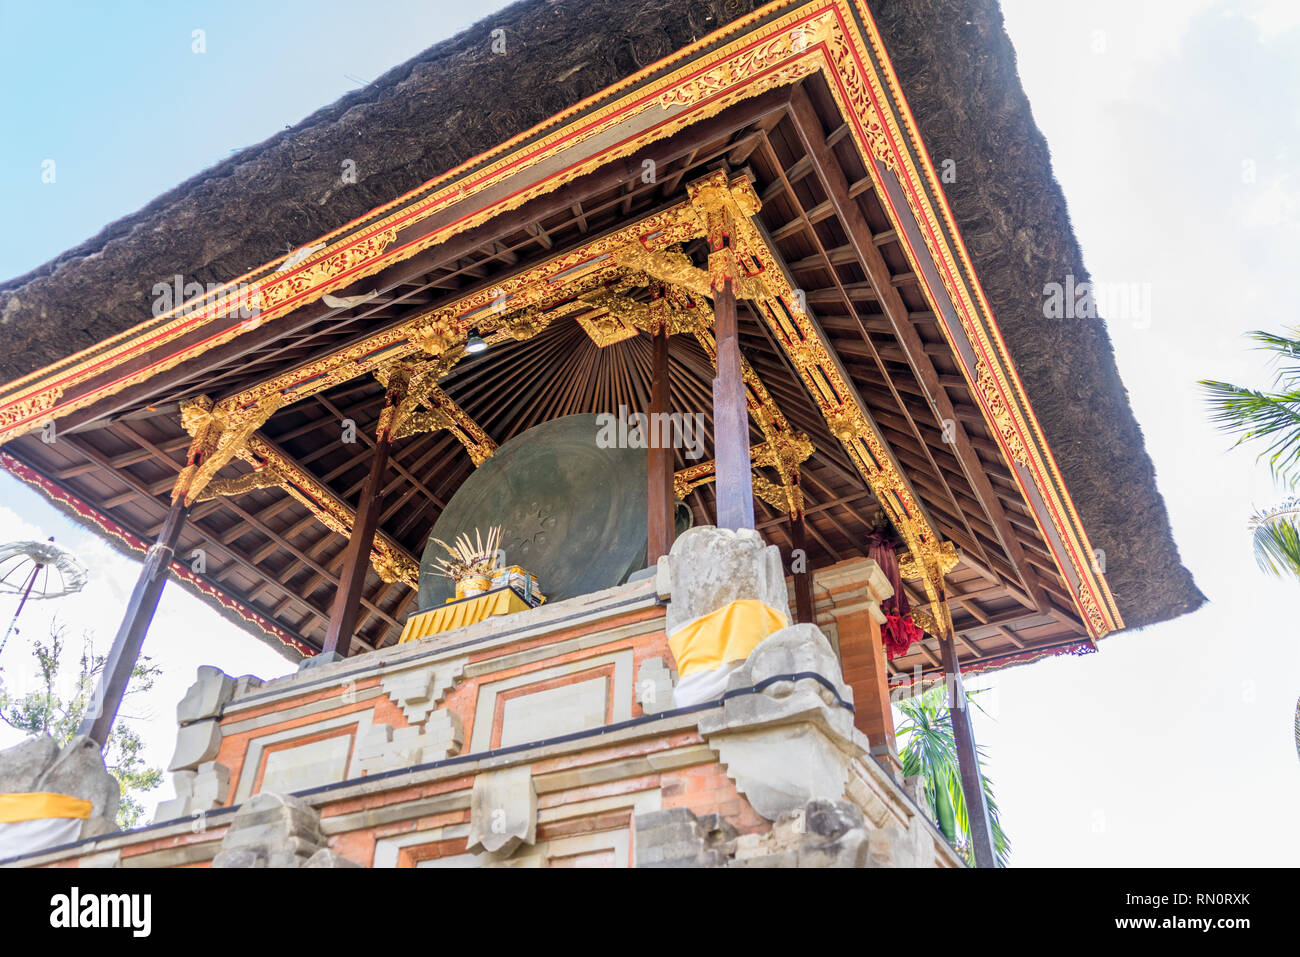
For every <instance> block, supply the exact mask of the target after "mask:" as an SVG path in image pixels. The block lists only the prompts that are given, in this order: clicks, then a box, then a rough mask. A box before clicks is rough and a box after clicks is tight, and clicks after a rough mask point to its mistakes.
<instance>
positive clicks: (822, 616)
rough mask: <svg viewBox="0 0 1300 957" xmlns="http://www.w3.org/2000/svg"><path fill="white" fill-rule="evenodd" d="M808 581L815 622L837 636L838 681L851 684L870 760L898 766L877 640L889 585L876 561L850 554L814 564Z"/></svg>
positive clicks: (885, 672) (886, 681) (896, 768)
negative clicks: (811, 583) (818, 565)
mask: <svg viewBox="0 0 1300 957" xmlns="http://www.w3.org/2000/svg"><path fill="white" fill-rule="evenodd" d="M813 581H814V590H815V592H816V595H817V623H818V624H819V625H821V626H822V627H823V628H825V627H834V629H835V631H836V633H837V635H838V638H839V642H838V643H839V653H840V667H841V669H842V670H843V673H844V682H845V684H847V685H848V686H849V687H850V688H852V689H853V705H854V708H855V709H856V714H855V716H854V721H853V723H854V725H855V726H856V727H857V729H858V730H859V731H861V732H862V733H863V734H865V735H866V736H867V739H868V740H869V741H870V742H871V753H872V755H873V756H874V757H875V758H876V760H877V761H880V762H882V763H883V764H884V765H885V766H886V767H887V768H889V769H890V770H892V771H898V772H901V770H902V765H901V764H900V762H899V760H898V752H897V749H896V748H895V745H894V717H893V713H892V712H891V711H890V708H889V671H888V668H887V666H886V664H885V649H884V645H882V644H881V640H880V626H881V625H882V624H883V623H884V620H885V616H884V612H882V611H881V610H880V603H881V602H882V601H884V600H885V599H886V598H888V597H890V596H891V595H892V594H893V593H894V589H893V587H892V586H891V585H890V584H889V580H888V579H887V578H885V574H884V572H882V571H881V570H880V566H879V565H877V564H876V563H875V562H874V561H872V560H871V559H869V558H851V559H848V560H847V561H843V562H839V563H838V564H835V565H832V566H830V567H829V568H821V569H818V570H817V571H816V573H815V574H814V578H813Z"/></svg>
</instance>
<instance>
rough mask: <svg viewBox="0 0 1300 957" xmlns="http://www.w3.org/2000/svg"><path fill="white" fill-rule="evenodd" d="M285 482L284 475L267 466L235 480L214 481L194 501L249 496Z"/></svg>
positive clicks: (239, 476) (236, 477)
mask: <svg viewBox="0 0 1300 957" xmlns="http://www.w3.org/2000/svg"><path fill="white" fill-rule="evenodd" d="M284 481H285V479H284V476H283V475H281V474H280V473H279V472H277V471H275V469H273V468H271V467H269V466H267V467H264V468H261V469H254V470H253V471H252V472H248V473H247V474H245V475H237V476H235V477H234V478H228V479H213V480H212V481H210V482H208V484H207V487H206V488H205V489H203V490H202V491H201V492H199V493H198V494H197V495H196V496H195V497H194V501H195V502H206V501H209V500H211V499H214V498H233V497H234V496H236V495H247V494H248V493H249V492H257V491H260V490H262V489H267V488H277V487H279V486H281V485H283V484H284Z"/></svg>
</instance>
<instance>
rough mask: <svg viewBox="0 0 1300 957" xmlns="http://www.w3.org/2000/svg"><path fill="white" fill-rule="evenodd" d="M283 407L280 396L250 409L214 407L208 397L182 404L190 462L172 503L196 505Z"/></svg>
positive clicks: (225, 405)
mask: <svg viewBox="0 0 1300 957" xmlns="http://www.w3.org/2000/svg"><path fill="white" fill-rule="evenodd" d="M283 404H284V396H282V395H279V394H278V393H276V394H273V395H269V396H267V397H265V398H263V399H262V400H261V401H260V402H258V403H257V404H255V405H251V406H241V405H239V404H238V403H237V402H234V401H232V400H226V401H223V402H221V403H219V404H216V405H214V404H213V403H212V400H211V399H209V398H208V397H207V396H198V397H196V398H194V399H190V400H187V401H186V402H183V403H182V404H181V424H182V426H183V427H184V428H185V430H186V431H187V432H188V433H189V434H190V437H191V439H192V441H191V443H190V452H189V456H188V461H187V463H186V466H185V468H184V469H182V470H181V474H180V475H179V476H178V477H177V479H176V485H175V486H174V487H173V489H172V500H173V501H175V500H177V499H178V498H180V497H181V496H184V497H185V501H186V503H187V504H193V503H194V502H195V501H196V500H197V496H198V495H200V494H201V493H202V492H203V490H204V489H205V488H206V487H207V485H208V483H209V482H211V481H212V480H213V479H214V478H215V477H216V474H217V472H219V471H220V470H221V469H222V468H223V467H225V465H226V464H227V463H228V462H229V461H230V460H231V459H232V458H234V457H235V456H236V455H239V454H240V453H241V452H242V451H243V450H244V445H245V443H246V442H247V441H248V440H249V438H250V437H252V435H253V433H255V432H256V431H257V430H258V429H259V428H261V427H262V424H263V423H265V422H266V420H267V419H269V418H270V417H271V416H272V415H274V414H275V411H276V410H277V409H279V408H280V406H281V405H283Z"/></svg>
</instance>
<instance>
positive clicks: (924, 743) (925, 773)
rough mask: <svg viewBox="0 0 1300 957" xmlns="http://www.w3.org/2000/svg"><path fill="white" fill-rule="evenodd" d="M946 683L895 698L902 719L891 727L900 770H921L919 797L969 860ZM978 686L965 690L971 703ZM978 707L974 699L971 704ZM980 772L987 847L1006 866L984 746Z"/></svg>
mask: <svg viewBox="0 0 1300 957" xmlns="http://www.w3.org/2000/svg"><path fill="white" fill-rule="evenodd" d="M947 691H948V689H947V687H946V686H944V685H937V686H935V687H933V688H930V689H929V690H928V691H925V692H923V693H922V694H919V695H917V696H916V697H913V698H905V699H903V700H902V701H900V702H899V703H898V709H899V710H900V711H902V712H903V715H904V717H905V718H906V719H907V720H906V721H905V722H904V723H903V725H902V727H900V728H899V729H898V731H897V732H896V733H897V735H898V739H899V742H900V747H899V757H900V758H902V761H903V775H904V776H905V777H909V778H910V777H913V776H914V775H917V774H919V775H921V776H922V780H923V781H924V782H925V797H926V800H927V801H928V802H929V804H930V813H931V814H933V815H934V820H935V822H936V823H937V824H938V825H939V830H941V831H942V832H943V835H944V837H946V838H947V839H948V842H949V843H950V844H952V845H953V846H954V847H955V848H957V850H958V851H960V852H961V853H962V854H964V855H965V856H966V860H967V861H968V862H969V863H971V864H972V865H973V864H974V862H975V860H974V855H975V851H974V846H973V845H972V844H971V836H970V818H969V817H968V815H967V812H966V797H965V794H964V793H963V792H962V788H961V768H960V767H959V765H958V763H957V739H956V737H955V736H954V734H953V729H952V715H951V714H950V713H949V711H948V703H947ZM977 694H979V692H978V691H969V692H967V693H966V699H967V701H968V702H970V703H974V697H975V695H977ZM976 707H978V704H976ZM979 755H980V777H981V779H982V780H983V781H984V801H985V803H986V804H987V805H988V809H989V824H990V826H991V828H992V831H993V853H994V856H995V857H996V859H997V862H998V866H999V867H1006V866H1007V861H1008V859H1009V858H1010V855H1011V842H1010V841H1009V840H1008V839H1007V835H1006V833H1005V832H1004V831H1003V830H1002V821H1001V818H1000V817H999V814H998V805H997V802H996V801H995V800H994V799H993V785H992V782H990V781H989V778H988V775H987V774H984V773H983V765H984V750H983V749H982V748H980V749H979Z"/></svg>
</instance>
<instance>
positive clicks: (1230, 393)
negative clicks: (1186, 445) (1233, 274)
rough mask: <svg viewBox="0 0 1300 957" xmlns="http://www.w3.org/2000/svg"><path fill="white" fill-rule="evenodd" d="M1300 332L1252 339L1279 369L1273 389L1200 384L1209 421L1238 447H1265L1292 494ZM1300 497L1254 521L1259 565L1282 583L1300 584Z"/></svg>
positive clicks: (1299, 435)
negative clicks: (1207, 405) (1207, 402)
mask: <svg viewBox="0 0 1300 957" xmlns="http://www.w3.org/2000/svg"><path fill="white" fill-rule="evenodd" d="M1297 337H1300V330H1292V331H1291V333H1290V335H1286V336H1281V335H1276V334H1274V333H1271V332H1264V331H1262V330H1256V331H1255V332H1252V333H1250V338H1251V339H1253V340H1254V341H1255V342H1256V343H1257V344H1258V348H1259V349H1261V350H1263V351H1264V352H1267V353H1269V355H1270V358H1271V359H1272V361H1273V364H1274V365H1275V366H1276V367H1277V372H1276V375H1275V377H1274V381H1273V387H1272V388H1271V389H1268V390H1258V389H1248V388H1246V387H1245V386H1239V385H1233V384H1232V383H1231V382H1217V381H1215V380H1212V379H1202V380H1201V387H1202V388H1203V389H1204V390H1205V393H1206V398H1207V400H1208V401H1209V403H1210V409H1211V413H1210V420H1211V421H1212V422H1214V424H1215V425H1217V426H1218V427H1219V428H1221V429H1222V430H1223V431H1225V432H1227V433H1229V434H1230V435H1235V436H1236V437H1237V442H1236V444H1237V445H1242V444H1244V443H1247V442H1251V443H1255V444H1259V443H1261V442H1263V443H1267V444H1266V445H1265V446H1264V448H1263V449H1262V450H1261V451H1260V453H1259V458H1260V459H1267V460H1268V464H1269V469H1270V470H1271V471H1272V473H1273V478H1274V479H1275V480H1276V481H1278V482H1280V483H1282V484H1284V485H1286V486H1287V487H1288V488H1290V489H1292V490H1294V489H1296V488H1297V484H1298V483H1300V338H1297ZM1298 522H1300V498H1292V499H1289V500H1288V501H1286V502H1283V503H1282V504H1281V505H1280V506H1277V507H1275V508H1271V509H1267V510H1264V511H1259V512H1256V513H1255V514H1254V515H1253V516H1251V520H1250V528H1251V531H1252V532H1253V534H1254V547H1255V561H1257V562H1258V563H1259V567H1260V568H1262V569H1263V570H1264V571H1266V572H1268V573H1269V574H1271V575H1276V576H1277V577H1279V578H1295V579H1296V580H1297V581H1300V524H1298Z"/></svg>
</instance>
